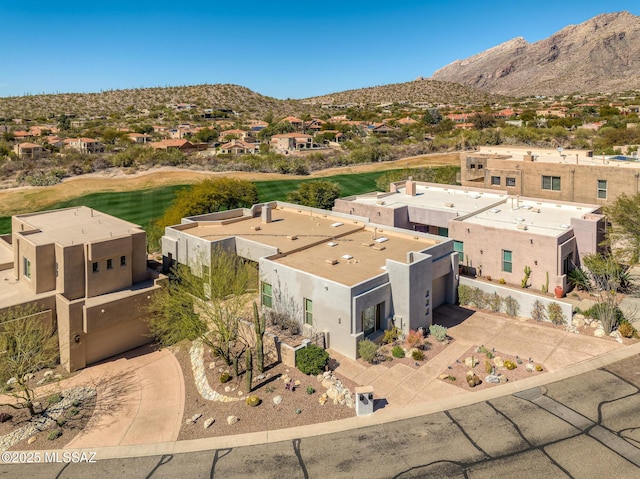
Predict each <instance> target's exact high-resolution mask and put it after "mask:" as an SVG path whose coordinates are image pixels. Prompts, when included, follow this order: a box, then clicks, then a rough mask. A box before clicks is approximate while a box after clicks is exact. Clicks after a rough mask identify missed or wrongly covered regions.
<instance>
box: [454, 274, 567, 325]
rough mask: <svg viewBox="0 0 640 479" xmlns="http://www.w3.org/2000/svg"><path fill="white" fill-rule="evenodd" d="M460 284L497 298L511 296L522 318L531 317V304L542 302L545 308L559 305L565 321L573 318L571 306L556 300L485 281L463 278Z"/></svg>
mask: <svg viewBox="0 0 640 479" xmlns="http://www.w3.org/2000/svg"><path fill="white" fill-rule="evenodd" d="M460 284H462V285H465V286H469V287H472V288H478V289H480V290H482V291H484V292H485V293H490V294H493V293H497V294H498V296H500V297H502V298H506V297H508V296H511V297H512V298H513V299H515V300H516V301H517V302H518V304H519V305H520V309H519V312H518V316H519V317H522V318H530V317H531V311H532V310H533V303H535V302H536V301H540V302H542V304H544V306H545V308H546V307H547V306H548V305H549V304H550V303H557V304H558V305H560V308H561V309H562V314H563V315H564V316H565V318H566V320H567V321H569V322H570V321H571V318H572V317H573V305H572V304H571V303H568V302H566V301H561V300H558V299H557V298H550V297H548V296H541V295H537V294H532V293H527V292H526V291H525V290H522V291H520V290H517V289H511V288H506V287H504V286H500V285H498V284H493V283H487V282H485V281H477V280H475V279H473V278H467V277H465V276H461V277H460Z"/></svg>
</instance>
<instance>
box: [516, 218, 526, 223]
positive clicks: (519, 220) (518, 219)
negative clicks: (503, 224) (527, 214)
mask: <svg viewBox="0 0 640 479" xmlns="http://www.w3.org/2000/svg"><path fill="white" fill-rule="evenodd" d="M516 221H518V222H522V221H524V218H516Z"/></svg>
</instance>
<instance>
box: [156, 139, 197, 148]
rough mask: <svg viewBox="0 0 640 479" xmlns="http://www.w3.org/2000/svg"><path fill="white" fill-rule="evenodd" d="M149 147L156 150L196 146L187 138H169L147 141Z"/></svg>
mask: <svg viewBox="0 0 640 479" xmlns="http://www.w3.org/2000/svg"><path fill="white" fill-rule="evenodd" d="M148 145H149V146H150V147H151V148H154V149H156V150H181V151H188V150H193V149H195V148H196V146H195V145H194V144H193V143H191V142H190V141H188V140H179V139H169V140H162V141H152V142H150V143H148Z"/></svg>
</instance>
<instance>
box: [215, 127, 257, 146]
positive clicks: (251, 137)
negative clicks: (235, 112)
mask: <svg viewBox="0 0 640 479" xmlns="http://www.w3.org/2000/svg"><path fill="white" fill-rule="evenodd" d="M234 137H235V138H236V139H238V140H242V141H244V142H246V143H255V141H256V133H255V131H253V130H248V131H247V130H239V129H234V130H225V131H222V132H221V133H220V138H221V139H222V140H224V139H226V138H229V139H230V140H231V139H233V138H234Z"/></svg>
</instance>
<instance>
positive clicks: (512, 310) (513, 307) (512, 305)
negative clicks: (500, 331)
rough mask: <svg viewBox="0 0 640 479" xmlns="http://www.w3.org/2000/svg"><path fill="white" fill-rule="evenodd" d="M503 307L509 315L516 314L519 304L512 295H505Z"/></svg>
mask: <svg viewBox="0 0 640 479" xmlns="http://www.w3.org/2000/svg"><path fill="white" fill-rule="evenodd" d="M504 309H505V312H506V313H507V314H508V315H509V316H517V315H518V311H519V310H520V304H519V303H518V301H517V300H516V299H515V298H514V297H513V296H507V297H506V298H505V299H504Z"/></svg>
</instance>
